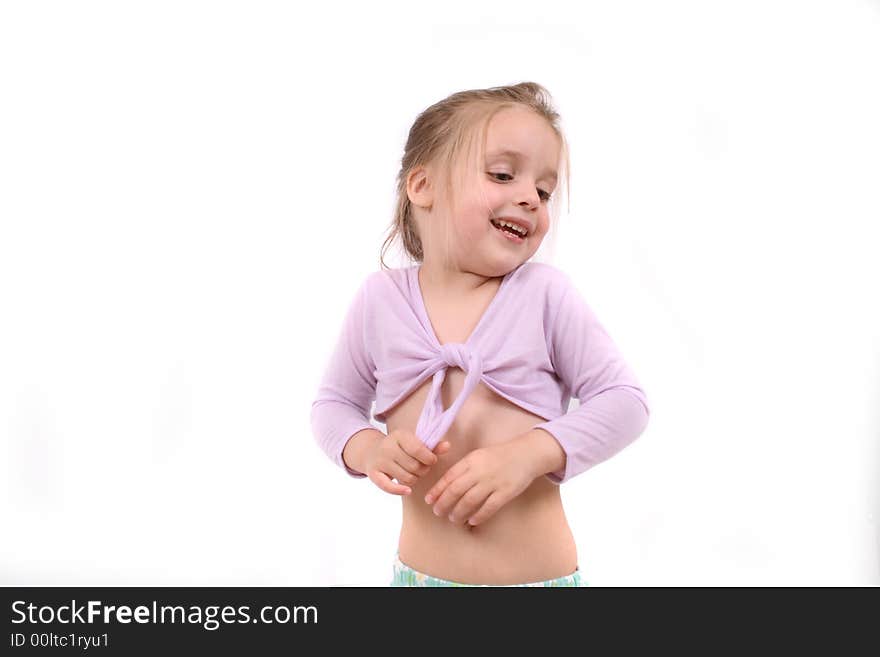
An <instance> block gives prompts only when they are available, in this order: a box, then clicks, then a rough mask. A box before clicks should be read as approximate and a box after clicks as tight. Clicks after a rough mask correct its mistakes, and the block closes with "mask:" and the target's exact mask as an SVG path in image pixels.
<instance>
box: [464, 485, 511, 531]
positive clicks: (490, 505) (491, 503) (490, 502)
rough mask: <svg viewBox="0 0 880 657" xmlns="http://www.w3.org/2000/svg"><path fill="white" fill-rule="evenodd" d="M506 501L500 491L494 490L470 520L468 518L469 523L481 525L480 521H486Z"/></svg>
mask: <svg viewBox="0 0 880 657" xmlns="http://www.w3.org/2000/svg"><path fill="white" fill-rule="evenodd" d="M505 503H506V501H505V500H504V498H503V496H502V495H501V494H500V493H499V492H498V491H494V492H492V493H491V494H490V495H489V496H488V497H487V498H486V500H485V502H483V505H482V506H481V507H480V508H479V509H477V512H476V513H474V514H473V515H471V517H470V520H468V524H469V525H471V526H476V525H479V524H480V523H483V522H486V521H487V520H488V519H489V518H491V517H492V516H494V515H495V512H496V511H498V509H500V508H501V507H502V506H504V504H505Z"/></svg>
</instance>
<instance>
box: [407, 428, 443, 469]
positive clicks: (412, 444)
mask: <svg viewBox="0 0 880 657" xmlns="http://www.w3.org/2000/svg"><path fill="white" fill-rule="evenodd" d="M400 447H401V449H403V451H405V452H406V453H407V454H408V455H409V456H411V457H412V458H414V459H417V460H418V461H420V462H421V463H424V464H425V465H434V464H435V463H436V462H437V455H436V454H434V452H432V451H431V450H430V449H428V446H427V445H426V444H425V443H423V442H422V441H421V440H419V439H418V437H417V436H416V435H415V434H407V435H406V437H405V438H403V439H401V441H400Z"/></svg>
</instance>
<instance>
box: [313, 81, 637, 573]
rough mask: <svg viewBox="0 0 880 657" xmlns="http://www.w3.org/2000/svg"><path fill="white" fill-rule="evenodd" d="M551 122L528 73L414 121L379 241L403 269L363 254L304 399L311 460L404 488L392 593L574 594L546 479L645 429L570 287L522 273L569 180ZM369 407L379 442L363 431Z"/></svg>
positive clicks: (537, 268)
mask: <svg viewBox="0 0 880 657" xmlns="http://www.w3.org/2000/svg"><path fill="white" fill-rule="evenodd" d="M558 120H559V117H558V114H557V113H556V112H555V111H554V110H553V108H552V106H551V104H550V100H549V94H548V93H547V91H546V89H544V88H543V87H542V86H540V85H538V84H535V83H532V82H523V83H521V84H516V85H513V86H506V87H493V88H489V89H480V90H471V91H463V92H459V93H455V94H453V95H451V96H450V97H448V98H446V99H445V100H442V101H440V102H439V103H436V104H435V105H433V106H431V107H429V108H428V109H427V110H425V111H424V112H422V114H421V115H420V116H419V117H418V118H417V120H416V122H415V124H414V125H413V126H412V128H411V130H410V133H409V138H408V139H407V143H406V148H405V152H404V155H403V161H402V166H401V170H400V173H399V176H398V203H397V209H396V216H395V219H394V223H393V226H392V232H391V234H390V235H389V238H388V239H387V240H386V242H385V246H387V245H388V244H389V242H390V241H391V240H393V239H394V237H396V236H397V235H398V234H399V235H400V236H401V238H402V243H403V247H404V249H405V250H406V252H407V253H408V255H409V256H410V257H411V258H412V260H413V261H414V262H415V263H417V264H415V265H413V266H411V267H406V268H402V269H388V268H386V267H385V266H384V265H385V263H384V261H383V260H382V258H381V255H380V265H381V267H382V268H381V269H380V271H377V272H373V273H372V274H370V275H368V276H367V278H366V280H365V281H364V282H363V283H362V284H361V286H360V288H359V289H358V291H357V293H356V295H355V297H354V299H353V301H352V303H351V304H350V307H349V310H348V314H347V315H346V318H345V324H344V326H343V329H342V332H341V334H340V336H339V338H338V341H337V344H336V348H335V351H334V352H333V355H332V357H331V359H330V363H329V365H328V367H327V370H326V372H325V374H324V377H323V380H322V382H321V385H320V388H319V390H318V395H317V399H316V400H315V401H314V403H313V405H312V416H311V421H312V429H313V432H314V435H315V438H316V439H317V441H318V444H319V445H320V446H321V448H322V449H323V450H324V452H325V453H326V454H327V455H328V456H329V457H330V458H331V459H332V460H333V461H334V462H335V463H336V464H337V465H338V466H340V467H341V468H344V470H345V471H346V472H347V473H348V474H349V475H350V476H352V477H357V478H365V477H369V479H370V481H372V482H373V484H375V485H376V486H378V487H379V488H380V489H382V490H383V491H386V492H388V493H390V494H392V495H400V496H401V499H402V502H403V523H402V527H401V532H400V538H399V543H398V548H397V554H396V555H395V559H394V564H393V580H392V582H391V585H392V586H474V585H477V586H480V585H482V586H585V585H586V584H587V582H586V581H584V580H583V578H582V573H581V571H580V568H579V565H578V557H577V550H576V546H575V542H574V538H573V536H572V533H571V529H570V528H569V526H568V522H567V520H566V517H565V513H564V511H563V508H562V500H561V498H560V494H559V484H561V483H563V482H565V481H568V480H569V479H571V478H572V477H575V476H577V475H579V474H581V473H583V472H584V471H586V470H587V469H588V468H590V467H592V466H595V465H596V464H598V463H600V462H602V461H604V460H606V459H608V458H610V457H611V456H613V455H614V454H615V453H617V452H619V451H620V450H621V449H623V448H624V447H625V446H626V445H628V444H629V443H631V442H632V441H633V440H635V439H636V438H637V437H638V436H639V435H640V434H641V433H642V431H643V430H644V428H645V426H646V424H647V420H648V414H649V411H648V406H647V401H646V398H645V394H644V392H643V391H642V389H641V387H640V385H639V382H638V381H637V379H636V377H635V376H634V374H633V372H632V371H631V370H630V368H629V367H628V366H627V364H626V362H625V361H624V359H623V358H622V356H621V355H620V353H619V352H618V350H617V349H616V347H615V344H614V342H613V341H612V340H611V338H610V337H609V336H608V334H607V333H606V332H605V330H604V329H603V327H602V326H601V324H600V323H599V322H598V320H597V318H596V316H595V315H594V313H593V312H592V310H591V309H590V308H589V307H588V306H587V304H586V303H585V302H584V300H583V298H582V297H581V295H580V293H579V291H578V289H577V287H576V286H575V285H574V284H573V283H572V281H571V279H570V278H569V277H568V276H567V275H566V274H564V273H563V272H562V271H560V270H558V269H556V268H554V267H552V266H551V265H548V264H544V263H538V262H529V259H530V258H531V257H532V256H533V255H534V254H535V252H536V251H537V249H538V247H539V246H540V244H541V241H542V240H543V239H544V236H545V235H546V234H547V232H548V229H549V226H550V220H551V214H553V215H554V218H555V216H556V212H553V213H551V206H553V208H554V210H558V206H557V205H556V204H555V203H551V202H550V201H551V199H552V198H553V196H554V192H555V191H557V186H558V185H559V184H560V183H561V181H560V180H559V178H560V169H561V167H560V165H561V164H564V165H565V172H566V173H567V172H568V155H567V145H566V142H565V139H564V136H563V135H562V132H561V129H560V127H559V125H558ZM555 196H556V197H558V196H559V194H555ZM383 252H384V251H383ZM572 396H576V397H577V398H578V400H579V401H580V406H579V407H578V408H576V409H573V410H572V411H570V412H567V411H568V404H569V402H570V400H571V397H572ZM374 400H375V401H376V410H375V415H374V417H375V418H376V420H377V421H379V422H383V423H384V424H385V427H386V430H387V432H388V433H387V435H386V434H384V433H382V432H381V431H379V430H378V429H376V428H375V427H374V426H373V425H372V424H371V423H370V421H369V411H370V405H371V404H372V402H373V401H374Z"/></svg>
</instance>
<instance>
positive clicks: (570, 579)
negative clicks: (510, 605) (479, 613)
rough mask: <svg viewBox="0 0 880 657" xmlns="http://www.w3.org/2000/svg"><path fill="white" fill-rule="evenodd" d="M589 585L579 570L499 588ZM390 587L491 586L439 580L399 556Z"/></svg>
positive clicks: (395, 561) (395, 558)
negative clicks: (540, 580)
mask: <svg viewBox="0 0 880 657" xmlns="http://www.w3.org/2000/svg"><path fill="white" fill-rule="evenodd" d="M588 585H589V584H588V583H587V582H586V581H584V580H583V579H582V578H581V571H580V568H575V571H574V572H573V573H571V574H570V575H564V576H562V577H557V578H556V579H548V580H544V581H543V582H529V583H527V584H504V585H501V586H588ZM390 586H491V584H462V583H461V582H453V581H451V580H448V579H440V578H439V577H432V576H431V575H426V574H425V573H420V572H419V571H417V570H413V569H412V568H410V567H409V566H407V565H406V564H405V563H403V562H402V561H401V560H400V554H399V553H398V554H395V556H394V576H393V577H392V579H391V584H390Z"/></svg>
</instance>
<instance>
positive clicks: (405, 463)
mask: <svg viewBox="0 0 880 657" xmlns="http://www.w3.org/2000/svg"><path fill="white" fill-rule="evenodd" d="M392 458H393V460H394V462H395V463H397V464H398V465H399V466H400V467H401V468H403V469H404V470H406V471H407V472H412V473H413V474H417V473H418V471H419V469H421V468H422V467H424V464H423V463H422V462H421V461H418V460H416V459H414V458H413V457H412V456H410V455H409V454H407V453H406V452H405V451H402V448H401V450H400V451H397V452H396V453H395V454H394V456H393V457H392Z"/></svg>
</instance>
